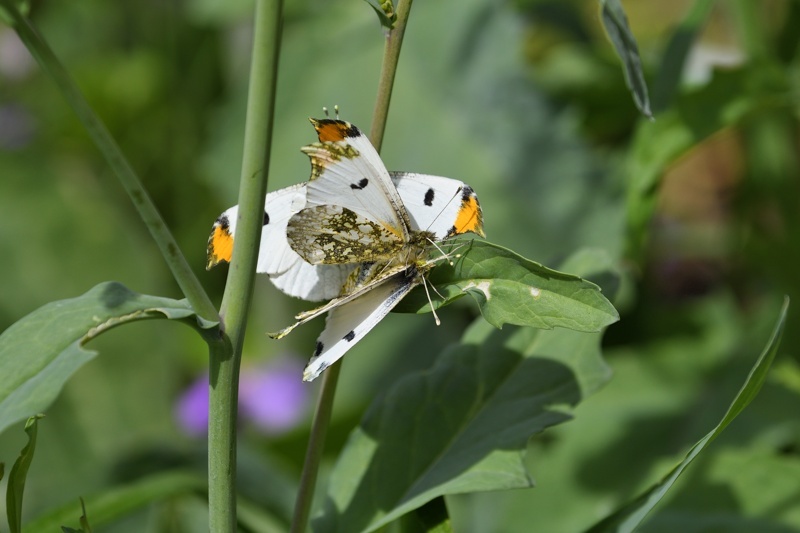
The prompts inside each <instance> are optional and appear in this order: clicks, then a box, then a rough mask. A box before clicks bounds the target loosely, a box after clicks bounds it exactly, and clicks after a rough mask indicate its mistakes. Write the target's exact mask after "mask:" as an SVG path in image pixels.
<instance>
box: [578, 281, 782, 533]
mask: <svg viewBox="0 0 800 533" xmlns="http://www.w3.org/2000/svg"><path fill="white" fill-rule="evenodd" d="M788 310H789V298H788V297H786V298H785V300H784V303H783V307H782V308H781V311H780V314H779V316H778V321H777V323H776V324H775V329H774V330H773V332H772V335H771V337H770V339H769V341H768V342H767V345H766V347H765V348H764V351H763V352H761V355H760V356H759V358H758V360H757V361H756V364H755V366H753V369H752V370H751V371H750V374H749V375H748V376H747V379H746V380H745V383H744V385H743V386H742V388H741V390H740V391H739V393H738V394H737V395H736V398H734V400H733V403H732V404H731V405H730V407H729V408H728V412H727V413H725V416H724V417H722V420H721V421H720V422H719V424H717V426H716V427H715V428H714V429H712V430H711V432H709V433H708V434H707V435H706V436H705V437H703V438H702V439H700V441H698V442H697V443H696V444H695V445H694V446H693V447H692V449H691V450H689V453H687V454H686V457H685V458H684V459H683V461H681V462H680V463H679V464H678V465H677V466H676V467H675V468H673V469H672V470H671V471H670V472H669V473H668V474H667V475H666V476H665V477H664V478H663V479H662V480H661V481H659V482H658V483H656V484H655V485H654V486H653V487H651V488H650V489H648V490H647V491H646V492H645V493H643V494H642V495H640V496H639V497H638V498H636V499H635V500H633V501H632V502H630V503H628V504H627V505H625V506H624V507H622V508H620V509H619V510H617V511H616V512H615V513H614V514H612V515H611V516H609V517H607V518H605V519H604V520H603V521H601V522H599V523H598V524H596V525H595V526H594V527H592V528H591V530H590V531H593V532H600V531H625V532H627V531H633V530H634V529H636V527H637V526H638V525H639V524H640V523H641V522H642V520H644V518H645V516H647V514H648V513H649V512H650V511H651V510H652V509H653V507H655V506H656V504H657V503H658V502H659V501H661V499H662V498H663V497H664V495H665V494H666V493H667V491H668V490H669V489H670V488H671V487H672V485H673V484H674V483H675V481H676V480H677V479H678V476H680V475H681V473H683V471H684V470H685V469H686V467H688V466H689V464H690V463H691V462H692V461H693V460H694V458H695V457H697V455H698V454H700V452H702V451H703V450H704V449H705V448H706V447H707V446H708V445H709V444H710V443H711V442H713V441H714V439H716V438H717V437H718V436H719V434H720V433H722V431H723V430H724V429H725V428H726V427H727V426H728V425H729V424H730V423H731V422H732V421H733V419H734V418H736V417H737V416H738V415H739V413H741V412H742V411H743V410H744V408H745V407H747V406H748V405H749V404H750V402H751V401H752V400H753V398H755V397H756V395H757V394H758V392H759V390H761V386H762V385H763V384H764V380H765V379H766V377H767V372H768V371H769V368H770V365H771V364H772V361H773V359H775V355H776V354H777V352H778V346H780V342H781V336H782V335H783V326H784V324H785V322H786V314H787V312H788Z"/></svg>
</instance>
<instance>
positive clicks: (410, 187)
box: [389, 172, 484, 241]
mask: <svg viewBox="0 0 800 533" xmlns="http://www.w3.org/2000/svg"><path fill="white" fill-rule="evenodd" d="M389 174H390V176H391V178H392V181H393V182H394V184H395V187H396V188H397V192H398V193H399V194H400V197H401V198H402V201H403V204H404V205H405V207H406V210H407V211H408V216H409V219H410V221H411V229H412V230H415V231H429V232H431V233H433V234H434V235H435V236H436V240H437V241H440V240H444V239H446V238H448V237H453V236H454V235H460V234H462V233H466V232H472V233H477V234H478V235H480V236H482V237H483V236H484V233H483V214H482V212H481V206H480V204H479V203H478V197H477V195H476V194H475V192H474V191H473V190H472V187H470V186H469V185H467V184H466V183H464V182H463V181H459V180H454V179H451V178H445V177H442V176H430V175H427V174H415V173H411V172H390V173H389Z"/></svg>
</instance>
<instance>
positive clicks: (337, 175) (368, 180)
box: [302, 119, 409, 241]
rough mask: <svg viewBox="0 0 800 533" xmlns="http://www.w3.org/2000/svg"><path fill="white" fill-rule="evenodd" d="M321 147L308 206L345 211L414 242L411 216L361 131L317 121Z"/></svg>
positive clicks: (314, 153)
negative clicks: (347, 210)
mask: <svg viewBox="0 0 800 533" xmlns="http://www.w3.org/2000/svg"><path fill="white" fill-rule="evenodd" d="M312 124H314V128H315V129H316V130H317V134H318V136H319V139H320V142H319V143H316V144H312V145H309V146H306V147H304V148H303V149H302V150H303V152H304V153H305V154H306V155H308V157H309V158H310V159H311V181H309V182H308V188H307V194H306V197H307V206H308V207H314V206H319V205H339V206H342V207H344V208H347V209H349V210H351V211H353V212H354V213H357V214H359V215H361V216H363V217H365V218H368V219H370V220H372V221H374V222H378V223H379V224H381V225H383V226H384V227H386V228H387V229H388V230H389V231H391V232H392V233H394V234H396V235H397V236H398V238H399V239H400V240H402V241H406V240H408V224H409V221H408V215H407V213H406V211H405V208H404V206H403V201H402V199H401V198H400V195H399V194H398V193H397V190H396V189H395V187H394V184H393V183H392V180H391V178H390V177H389V172H388V171H387V170H386V167H385V166H384V164H383V161H381V158H380V156H379V155H378V152H377V151H376V150H375V148H374V147H373V146H372V144H371V143H370V142H369V139H367V137H366V136H365V135H363V134H362V133H361V132H360V131H359V129H358V128H357V127H355V126H353V125H352V124H350V123H349V122H344V121H341V120H330V119H323V120H314V119H312Z"/></svg>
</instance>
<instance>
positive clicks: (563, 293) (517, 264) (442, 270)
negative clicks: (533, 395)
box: [398, 240, 619, 331]
mask: <svg viewBox="0 0 800 533" xmlns="http://www.w3.org/2000/svg"><path fill="white" fill-rule="evenodd" d="M459 253H461V257H460V258H458V259H456V260H455V261H454V265H453V266H452V267H451V266H449V265H447V264H446V263H445V264H441V265H439V266H437V267H435V268H434V270H433V272H432V273H431V275H430V282H431V283H432V284H433V285H434V286H435V287H436V290H437V291H439V293H440V294H441V295H442V296H444V298H445V299H444V301H442V300H441V299H439V298H436V297H434V300H433V301H434V305H436V306H437V307H441V306H442V305H445V304H447V303H450V302H451V301H453V300H455V299H457V298H460V297H462V296H464V295H465V294H469V295H470V296H472V297H473V298H474V299H475V301H477V302H478V305H479V306H480V310H481V313H482V315H483V318H484V319H486V320H487V321H488V322H489V323H490V324H492V325H493V326H495V327H498V328H499V327H502V326H503V324H514V325H518V326H531V327H536V328H543V329H551V328H554V327H562V328H569V329H574V330H577V331H599V330H600V329H602V328H603V327H605V326H608V325H609V324H612V323H614V322H616V321H617V320H619V314H618V313H617V311H616V309H614V306H613V305H611V303H610V302H609V301H608V300H607V299H606V297H605V296H603V294H602V293H601V292H600V288H599V287H598V286H597V285H595V284H594V283H591V282H589V281H586V280H583V279H581V278H579V277H578V276H574V275H572V274H566V273H563V272H558V271H556V270H552V269H550V268H547V267H545V266H543V265H541V264H539V263H536V262H534V261H530V260H528V259H525V258H524V257H521V256H519V255H517V254H515V253H514V252H512V251H510V250H507V249H505V248H502V247H500V246H497V245H495V244H491V243H488V242H485V241H478V240H475V241H472V242H471V243H470V244H469V245H467V246H465V249H463V250H462V249H459ZM398 308H399V309H400V310H401V311H417V312H421V311H425V310H429V309H430V306H429V304H428V300H427V297H426V295H425V292H424V291H422V290H417V291H415V292H414V293H412V294H410V295H409V296H408V297H407V298H406V299H405V300H404V301H403V302H402V303H401V304H400V305H398Z"/></svg>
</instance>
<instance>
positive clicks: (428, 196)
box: [424, 189, 434, 207]
mask: <svg viewBox="0 0 800 533" xmlns="http://www.w3.org/2000/svg"><path fill="white" fill-rule="evenodd" d="M433 195H434V191H433V189H428V191H427V192H426V193H425V200H424V201H425V205H427V206H428V207H430V206H432V205H433Z"/></svg>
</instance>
